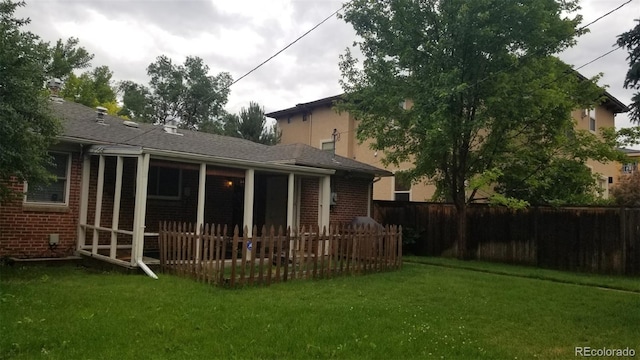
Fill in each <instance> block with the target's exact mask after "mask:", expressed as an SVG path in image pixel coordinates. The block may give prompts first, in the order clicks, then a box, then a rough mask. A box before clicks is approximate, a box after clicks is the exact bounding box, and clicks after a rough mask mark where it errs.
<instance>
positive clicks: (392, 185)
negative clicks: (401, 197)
mask: <svg viewBox="0 0 640 360" xmlns="http://www.w3.org/2000/svg"><path fill="white" fill-rule="evenodd" d="M398 171H400V170H398ZM412 189H413V186H410V187H409V190H408V191H407V190H405V191H396V172H395V171H394V172H393V181H391V194H392V195H393V201H396V194H409V201H411V199H412V196H411V190H412Z"/></svg>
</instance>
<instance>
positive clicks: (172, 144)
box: [51, 101, 391, 176]
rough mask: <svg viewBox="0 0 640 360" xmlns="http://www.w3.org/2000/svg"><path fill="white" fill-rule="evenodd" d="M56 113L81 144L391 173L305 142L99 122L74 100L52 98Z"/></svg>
mask: <svg viewBox="0 0 640 360" xmlns="http://www.w3.org/2000/svg"><path fill="white" fill-rule="evenodd" d="M51 107H52V110H53V112H54V113H55V114H56V115H57V116H58V117H60V118H61V119H62V125H63V134H62V138H63V139H65V140H68V141H72V142H77V143H83V144H108V145H126V146H137V147H142V148H147V149H155V150H165V151H172V152H178V153H185V154H196V155H201V156H205V157H211V158H212V159H215V158H225V159H236V160H243V161H249V162H255V163H260V164H265V163H266V164H290V165H299V166H307V167H314V168H320V169H333V170H343V171H351V172H359V173H365V174H372V175H380V176H388V175H391V173H389V172H388V171H386V170H382V169H379V168H376V167H374V166H370V165H367V164H363V163H361V162H358V161H355V160H352V159H348V158H343V157H341V156H335V158H332V156H331V154H329V153H327V152H326V151H323V150H320V149H316V148H312V147H310V146H306V145H302V144H293V145H274V146H268V145H263V144H258V143H254V142H251V141H249V140H244V139H239V138H234V137H228V136H221V135H214V134H208V133H202V132H197V131H190V130H183V129H179V130H178V133H179V134H180V135H176V134H170V133H167V132H165V131H164V128H163V126H161V125H152V124H143V123H139V124H138V127H137V128H136V127H129V126H126V125H125V122H124V121H123V119H121V118H118V117H114V116H110V115H105V116H104V123H105V125H101V124H99V123H97V122H96V121H95V120H96V118H97V114H96V111H95V110H94V109H92V108H90V107H87V106H84V105H82V104H77V103H74V102H69V101H64V102H61V103H58V102H52V103H51Z"/></svg>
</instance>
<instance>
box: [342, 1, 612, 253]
mask: <svg viewBox="0 0 640 360" xmlns="http://www.w3.org/2000/svg"><path fill="white" fill-rule="evenodd" d="M577 8H578V7H577V2H576V1H554V0H532V1H528V2H519V1H510V0H474V1H469V0H439V1H437V0H432V1H414V0H384V1H375V2H373V1H367V0H354V1H352V2H350V3H349V4H348V5H346V6H345V13H344V15H343V18H344V19H345V21H347V22H348V23H351V24H352V25H353V27H354V29H355V30H356V33H357V34H358V35H359V36H360V37H361V39H362V40H360V41H358V42H357V43H356V44H357V45H358V46H359V49H360V51H361V52H362V54H363V55H364V60H363V62H362V65H360V64H359V63H358V61H357V60H356V59H355V58H354V57H353V56H352V55H351V52H350V50H349V49H347V51H346V53H345V54H344V55H343V56H341V61H340V69H341V72H342V77H343V80H342V81H341V83H342V87H343V89H344V90H345V101H344V102H343V103H342V104H340V105H339V107H338V108H339V109H340V110H343V111H349V113H350V114H352V115H353V116H354V117H355V118H356V119H357V120H358V121H359V126H358V128H357V136H358V138H359V139H360V141H364V140H367V139H371V140H372V143H371V146H372V148H373V149H376V150H384V154H385V157H384V159H383V160H384V162H385V164H394V165H396V166H398V165H399V164H401V163H404V162H410V163H411V164H412V168H411V169H409V171H408V172H407V174H408V176H409V177H410V178H411V179H412V180H413V181H420V180H423V179H428V180H429V181H432V182H434V183H435V184H436V186H437V188H438V191H439V193H440V194H443V197H444V198H445V199H446V200H449V201H452V202H453V204H454V205H455V208H456V216H457V224H458V234H457V246H458V256H459V257H460V258H468V257H469V252H468V249H467V241H466V229H467V227H466V218H467V215H466V214H467V205H468V203H469V202H472V201H473V200H474V199H475V197H476V195H477V192H478V187H472V188H469V187H468V185H470V184H472V183H475V181H474V180H476V179H478V178H482V177H486V176H487V174H500V173H502V174H508V173H509V172H510V171H511V170H512V169H511V168H512V167H513V165H514V163H517V162H518V161H519V162H521V163H522V167H521V169H522V170H527V169H528V170H530V171H531V170H535V167H536V166H535V165H536V164H537V163H539V162H540V160H541V159H544V158H551V157H563V156H564V157H566V158H567V159H568V160H567V161H570V160H571V159H574V158H573V157H571V155H572V154H571V153H570V152H569V150H571V152H573V153H577V154H583V153H587V152H588V151H587V149H584V148H583V146H584V144H590V145H593V144H596V143H601V142H600V140H599V139H598V138H597V137H596V136H595V135H592V134H588V133H586V132H577V134H578V135H579V136H578V137H579V138H580V139H581V142H579V143H577V142H572V140H571V137H572V136H574V135H572V134H574V132H572V131H571V130H572V129H573V120H572V118H571V111H572V110H573V109H577V108H589V107H592V106H594V105H595V104H597V103H598V102H599V101H601V99H602V98H601V97H602V94H603V91H602V89H600V88H598V87H597V86H596V85H595V84H594V80H595V79H591V80H589V79H586V80H585V79H581V78H579V76H577V74H575V73H574V72H573V71H572V70H571V69H570V68H569V67H568V66H566V65H565V64H564V63H562V62H561V61H560V60H559V59H557V58H556V57H553V56H551V55H552V54H555V53H558V52H560V51H562V50H564V49H566V48H567V47H569V46H572V45H573V44H574V43H575V38H576V36H578V35H580V34H582V33H583V32H584V30H579V29H578V28H577V26H578V25H579V23H580V21H581V17H580V16H575V17H569V16H570V14H572V13H573V12H575V11H576V10H577ZM565 14H569V15H565ZM407 99H409V101H410V104H409V106H399V104H402V103H404V101H405V100H407ZM605 140H607V141H609V140H608V139H605ZM609 145H611V144H610V143H607V144H604V145H602V146H601V147H598V149H602V148H605V147H606V146H609ZM573 147H575V148H573ZM611 151H612V150H611ZM611 151H610V150H607V152H606V153H607V154H602V155H603V156H601V157H599V158H601V159H604V158H606V156H607V155H610V154H611ZM536 154H543V155H544V156H542V157H540V158H538V159H536V158H535V155H536ZM580 159H581V158H577V159H574V160H575V161H577V162H580V161H581V160H580ZM565 165H566V164H565ZM558 166H560V164H558ZM524 172H526V171H524ZM524 172H523V174H521V176H522V177H527V176H529V174H525V173H524ZM499 195H503V196H504V194H499ZM512 195H514V196H517V194H512Z"/></svg>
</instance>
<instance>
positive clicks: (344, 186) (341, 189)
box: [329, 176, 372, 223]
mask: <svg viewBox="0 0 640 360" xmlns="http://www.w3.org/2000/svg"><path fill="white" fill-rule="evenodd" d="M371 181H372V179H369V178H349V179H347V178H345V177H340V176H333V177H332V178H331V183H332V188H333V189H332V190H333V191H334V192H337V194H338V200H337V201H336V205H333V206H331V212H330V216H329V220H330V223H345V222H346V223H350V222H351V220H353V218H354V217H356V216H367V206H368V205H369V204H370V203H369V201H368V196H369V186H370V184H371Z"/></svg>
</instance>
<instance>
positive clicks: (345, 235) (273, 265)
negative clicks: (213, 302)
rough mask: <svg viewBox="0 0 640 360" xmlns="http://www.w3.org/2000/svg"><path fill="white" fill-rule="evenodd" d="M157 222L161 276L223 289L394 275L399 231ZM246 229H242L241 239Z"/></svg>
mask: <svg viewBox="0 0 640 360" xmlns="http://www.w3.org/2000/svg"><path fill="white" fill-rule="evenodd" d="M227 230H228V228H227V227H226V226H224V227H221V226H210V225H208V224H207V225H203V226H201V227H200V229H199V231H196V227H195V225H194V224H188V223H175V222H161V223H160V234H159V237H158V241H159V249H160V267H161V270H162V272H167V273H173V274H178V275H182V276H188V277H193V278H195V279H197V280H199V281H203V282H207V283H212V284H216V285H224V286H231V287H234V286H237V285H245V284H248V285H252V284H267V285H268V284H271V283H273V282H280V281H288V280H293V279H315V278H330V277H334V276H338V275H343V274H364V273H371V272H379V271H387V270H393V269H399V268H400V267H401V266H402V229H401V228H399V227H397V226H387V227H385V228H384V229H383V228H378V227H369V226H366V227H356V228H352V227H347V226H335V227H331V228H330V229H329V230H328V231H327V229H323V230H322V232H320V229H319V228H317V227H314V228H308V229H307V228H304V227H303V228H301V229H299V230H292V229H287V230H286V231H283V229H282V228H279V229H278V231H276V230H275V229H274V228H273V227H271V228H270V229H267V228H266V227H263V228H262V231H261V232H258V229H257V227H254V228H253V231H252V234H258V235H254V236H253V237H250V238H247V237H243V236H240V235H239V229H238V227H237V226H236V227H235V228H234V230H233V235H232V236H227V235H226V234H228V232H227ZM248 230H249V229H247V228H246V227H245V228H244V231H243V234H248V233H249V232H248Z"/></svg>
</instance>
